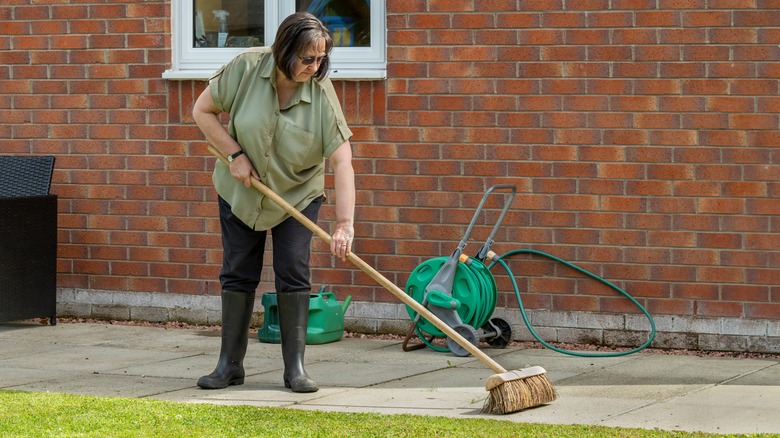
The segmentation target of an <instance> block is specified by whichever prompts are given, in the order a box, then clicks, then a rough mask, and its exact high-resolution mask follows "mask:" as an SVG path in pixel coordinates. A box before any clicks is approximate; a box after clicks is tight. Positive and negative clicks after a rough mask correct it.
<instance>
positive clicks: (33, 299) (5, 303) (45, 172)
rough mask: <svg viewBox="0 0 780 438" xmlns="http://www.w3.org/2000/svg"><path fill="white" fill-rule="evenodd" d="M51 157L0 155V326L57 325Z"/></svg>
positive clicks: (55, 198) (54, 204)
mask: <svg viewBox="0 0 780 438" xmlns="http://www.w3.org/2000/svg"><path fill="white" fill-rule="evenodd" d="M53 171H54V157H33V156H0V322H6V321H17V320H21V319H30V318H41V317H47V318H49V321H50V322H51V324H52V325H54V324H56V323H57V196H56V195H50V194H49V187H50V185H51V177H52V172H53Z"/></svg>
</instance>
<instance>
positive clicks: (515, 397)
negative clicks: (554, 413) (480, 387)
mask: <svg viewBox="0 0 780 438" xmlns="http://www.w3.org/2000/svg"><path fill="white" fill-rule="evenodd" d="M539 370H541V372H539ZM529 374H530V375H529ZM513 376H514V378H512V377H513ZM518 376H524V377H518ZM491 379H492V380H493V382H490V380H489V382H490V383H489V385H487V386H488V387H489V391H490V394H489V395H488V398H487V400H485V404H484V406H482V412H485V413H489V414H510V413H512V412H517V411H522V410H523V409H528V408H532V407H535V406H540V405H543V404H545V403H550V402H552V401H553V400H555V399H556V397H557V394H556V393H555V387H554V386H553V384H552V382H550V379H548V378H547V375H546V371H544V368H541V367H534V369H533V371H532V372H528V370H520V371H511V372H508V373H504V374H500V375H494V376H492V377H491Z"/></svg>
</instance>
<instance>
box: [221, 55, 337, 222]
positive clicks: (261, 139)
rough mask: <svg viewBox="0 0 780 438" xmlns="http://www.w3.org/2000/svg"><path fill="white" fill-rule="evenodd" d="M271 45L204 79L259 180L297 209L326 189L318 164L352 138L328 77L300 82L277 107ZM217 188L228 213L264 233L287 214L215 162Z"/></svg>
mask: <svg viewBox="0 0 780 438" xmlns="http://www.w3.org/2000/svg"><path fill="white" fill-rule="evenodd" d="M275 65H276V64H275V62H274V58H273V54H272V53H271V48H270V47H258V48H253V49H249V50H247V51H246V52H243V53H241V54H240V55H238V56H236V57H235V58H233V59H232V60H231V61H230V62H229V63H228V64H226V65H225V66H223V67H222V68H221V69H220V70H219V71H217V72H216V73H215V74H214V75H213V76H212V77H211V78H210V79H209V88H210V90H211V98H212V99H213V100H214V103H215V105H216V106H217V108H219V109H220V110H222V111H224V112H227V113H228V114H230V124H229V126H228V132H229V133H230V135H231V136H232V137H233V138H234V139H235V140H236V141H237V142H238V144H240V145H241V147H242V148H243V149H244V151H245V153H246V155H247V156H248V157H249V159H250V160H251V161H252V164H253V165H254V167H255V169H256V170H257V172H258V174H259V175H260V180H261V181H262V182H263V183H264V184H265V185H267V186H268V187H270V188H271V190H273V191H274V192H276V193H277V194H279V195H280V196H281V197H282V198H284V199H285V200H286V201H287V202H289V203H290V204H292V205H294V206H295V208H297V209H298V210H303V209H304V208H306V206H308V205H309V203H310V202H311V201H312V200H313V199H316V198H317V197H319V196H321V195H322V194H323V193H324V190H325V179H324V178H325V177H324V161H325V158H328V157H330V155H331V154H332V153H333V152H334V151H335V150H336V149H337V148H338V147H339V146H340V145H342V144H343V143H344V142H345V141H347V140H349V138H350V137H351V136H352V131H350V129H349V127H348V126H347V123H346V121H345V119H344V114H343V112H342V111H341V105H340V104H339V101H338V97H337V96H336V92H335V90H334V89H333V85H332V84H331V82H330V79H324V80H322V81H320V82H317V81H315V80H313V79H310V80H309V81H308V82H303V83H301V84H300V86H299V87H298V89H297V90H296V91H295V94H294V95H293V97H292V99H291V100H290V102H289V104H288V106H287V107H285V108H280V107H279V99H278V97H277V93H276V74H275V72H274V71H275ZM212 179H213V181H214V187H215V188H216V190H217V193H219V195H220V196H221V197H222V198H223V199H224V200H225V201H227V203H228V204H230V206H231V207H232V208H233V214H234V215H236V217H238V218H239V219H241V221H242V222H244V223H245V224H246V225H248V226H249V227H252V228H253V229H255V230H258V231H261V230H267V229H270V228H273V227H274V226H276V225H278V224H279V223H280V222H282V221H283V220H284V219H286V218H287V217H288V216H289V215H288V214H287V213H286V212H285V211H284V210H283V209H282V208H281V207H279V206H278V205H276V203H274V202H273V201H272V200H270V199H268V198H266V197H265V196H263V195H262V194H261V193H260V192H258V191H257V190H256V189H254V188H251V187H250V188H247V187H245V186H244V185H243V184H242V183H241V182H240V181H238V180H236V179H235V178H233V177H232V176H230V169H228V167H227V166H226V165H224V164H223V163H222V162H220V161H217V164H216V167H215V168H214V174H213V176H212Z"/></svg>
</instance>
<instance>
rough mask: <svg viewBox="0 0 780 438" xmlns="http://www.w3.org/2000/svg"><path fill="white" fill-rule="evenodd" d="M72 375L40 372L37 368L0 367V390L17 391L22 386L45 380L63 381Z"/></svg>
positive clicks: (48, 371) (49, 371)
mask: <svg viewBox="0 0 780 438" xmlns="http://www.w3.org/2000/svg"><path fill="white" fill-rule="evenodd" d="M71 374H72V373H69V372H67V371H52V370H41V369H38V368H31V367H25V368H13V367H5V366H2V365H0V389H19V390H21V389H22V388H20V387H22V386H24V385H29V384H33V383H35V382H41V381H46V380H65V379H67V378H68V377H69V376H70V375H71Z"/></svg>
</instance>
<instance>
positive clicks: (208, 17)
mask: <svg viewBox="0 0 780 438" xmlns="http://www.w3.org/2000/svg"><path fill="white" fill-rule="evenodd" d="M192 1H193V7H194V12H195V13H194V23H193V26H192V28H193V34H194V35H193V37H194V38H193V46H192V47H193V48H223V47H256V46H262V45H264V44H265V41H264V40H265V38H264V32H265V12H264V10H265V5H264V0H192Z"/></svg>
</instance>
